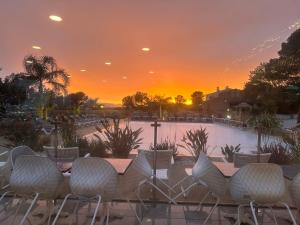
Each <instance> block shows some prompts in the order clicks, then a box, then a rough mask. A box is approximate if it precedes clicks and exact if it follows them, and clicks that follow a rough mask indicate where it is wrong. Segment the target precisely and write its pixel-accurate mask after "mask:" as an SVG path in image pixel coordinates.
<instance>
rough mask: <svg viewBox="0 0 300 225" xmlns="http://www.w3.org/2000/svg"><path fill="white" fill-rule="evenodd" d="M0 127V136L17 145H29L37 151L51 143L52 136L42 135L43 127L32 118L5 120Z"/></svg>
mask: <svg viewBox="0 0 300 225" xmlns="http://www.w3.org/2000/svg"><path fill="white" fill-rule="evenodd" d="M0 127H1V131H0V136H4V137H5V138H7V139H8V140H10V141H11V142H13V143H14V145H16V146H18V145H27V146H29V147H31V148H32V149H33V150H35V151H41V150H42V146H43V145H47V144H49V143H50V137H47V136H45V135H41V133H40V130H41V127H40V126H39V125H38V124H36V123H35V121H34V120H31V119H28V120H23V119H10V120H3V121H2V122H1V123H0Z"/></svg>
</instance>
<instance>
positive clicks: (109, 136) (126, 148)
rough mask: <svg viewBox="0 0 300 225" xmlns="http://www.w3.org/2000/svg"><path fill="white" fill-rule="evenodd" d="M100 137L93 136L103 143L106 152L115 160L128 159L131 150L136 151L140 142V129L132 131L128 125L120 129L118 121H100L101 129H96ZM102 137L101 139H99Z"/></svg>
mask: <svg viewBox="0 0 300 225" xmlns="http://www.w3.org/2000/svg"><path fill="white" fill-rule="evenodd" d="M96 129H97V131H98V132H99V133H100V135H97V134H94V135H95V136H96V137H98V138H99V140H100V141H102V142H103V144H104V145H105V147H106V148H107V150H108V151H110V152H111V154H112V156H113V157H115V158H128V156H129V153H130V151H131V150H132V149H137V148H138V147H139V146H140V144H141V141H142V138H140V137H139V136H140V134H141V133H142V131H143V130H142V128H139V129H137V130H132V129H131V128H130V127H129V126H128V125H126V126H125V127H124V128H121V127H120V120H119V119H112V123H110V122H109V121H108V120H104V121H101V127H99V126H97V127H96ZM101 136H102V137H101Z"/></svg>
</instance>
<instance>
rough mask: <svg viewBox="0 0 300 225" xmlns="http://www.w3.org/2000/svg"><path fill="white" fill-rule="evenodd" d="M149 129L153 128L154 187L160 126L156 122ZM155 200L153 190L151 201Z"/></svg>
mask: <svg viewBox="0 0 300 225" xmlns="http://www.w3.org/2000/svg"><path fill="white" fill-rule="evenodd" d="M151 127H154V155H153V184H154V185H156V161H157V149H156V146H157V128H158V127H160V124H159V123H158V122H157V120H155V121H154V123H152V124H151ZM155 199H156V193H155V189H153V200H155Z"/></svg>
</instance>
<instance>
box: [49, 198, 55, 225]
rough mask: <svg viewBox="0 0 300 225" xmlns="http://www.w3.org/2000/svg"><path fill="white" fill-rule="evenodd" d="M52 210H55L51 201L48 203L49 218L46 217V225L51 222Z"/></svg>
mask: <svg viewBox="0 0 300 225" xmlns="http://www.w3.org/2000/svg"><path fill="white" fill-rule="evenodd" d="M54 209H55V205H54V203H53V202H52V201H49V216H48V223H47V225H50V221H51V217H52V214H53V212H54Z"/></svg>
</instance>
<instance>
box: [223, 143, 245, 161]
mask: <svg viewBox="0 0 300 225" xmlns="http://www.w3.org/2000/svg"><path fill="white" fill-rule="evenodd" d="M221 150H222V154H223V155H224V156H225V158H226V159H227V161H228V162H233V155H234V153H236V152H239V151H240V150H241V145H240V144H238V145H237V146H233V145H230V146H229V145H225V147H221Z"/></svg>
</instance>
